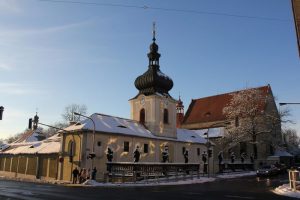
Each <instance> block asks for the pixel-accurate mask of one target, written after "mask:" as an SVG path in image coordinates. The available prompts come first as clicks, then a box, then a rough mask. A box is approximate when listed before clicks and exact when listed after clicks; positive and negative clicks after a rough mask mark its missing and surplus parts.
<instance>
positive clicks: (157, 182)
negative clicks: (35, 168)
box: [71, 171, 256, 187]
mask: <svg viewBox="0 0 300 200" xmlns="http://www.w3.org/2000/svg"><path fill="white" fill-rule="evenodd" d="M253 175H256V173H255V172H254V171H251V172H239V173H230V174H223V175H218V176H216V177H211V178H208V177H203V176H202V177H200V178H198V177H197V176H194V177H193V179H191V177H190V176H186V177H177V179H176V177H169V178H160V179H148V180H143V181H137V182H136V183H133V182H132V183H128V182H127V183H99V182H96V181H94V180H87V181H86V182H84V183H83V184H81V185H79V184H77V186H100V187H136V186H142V187H144V186H163V185H189V184H199V183H206V182H213V181H215V180H216V179H220V178H223V179H224V178H236V177H242V176H253ZM71 185H72V184H71Z"/></svg>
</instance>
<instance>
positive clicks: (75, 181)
mask: <svg viewBox="0 0 300 200" xmlns="http://www.w3.org/2000/svg"><path fill="white" fill-rule="evenodd" d="M72 174H73V184H76V183H77V178H78V174H79V170H78V169H77V167H75V169H74V170H73V171H72Z"/></svg>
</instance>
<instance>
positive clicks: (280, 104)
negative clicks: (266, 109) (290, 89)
mask: <svg viewBox="0 0 300 200" xmlns="http://www.w3.org/2000/svg"><path fill="white" fill-rule="evenodd" d="M290 104H294V105H297V104H298V105H300V103H279V106H284V105H290Z"/></svg>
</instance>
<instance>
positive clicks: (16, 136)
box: [5, 131, 25, 143]
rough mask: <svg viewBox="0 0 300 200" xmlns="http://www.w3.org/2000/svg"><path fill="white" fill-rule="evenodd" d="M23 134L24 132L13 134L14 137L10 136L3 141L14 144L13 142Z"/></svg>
mask: <svg viewBox="0 0 300 200" xmlns="http://www.w3.org/2000/svg"><path fill="white" fill-rule="evenodd" d="M24 133H25V131H24V132H22V133H17V134H15V135H11V136H9V137H8V138H7V139H5V141H6V142H7V143H12V142H15V141H16V140H17V139H19V138H20V137H21V136H22V135H23V134H24Z"/></svg>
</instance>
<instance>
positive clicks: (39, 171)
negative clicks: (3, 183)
mask: <svg viewBox="0 0 300 200" xmlns="http://www.w3.org/2000/svg"><path fill="white" fill-rule="evenodd" d="M44 138H45V137H44V136H43V135H42V133H41V130H40V129H39V128H35V129H33V130H31V129H29V130H28V131H26V132H25V133H24V134H23V135H22V136H21V137H20V138H19V139H18V140H16V141H15V142H13V143H10V144H5V145H2V146H1V148H0V175H1V176H8V177H16V178H24V179H46V180H56V179H57V178H58V163H59V152H60V147H61V137H60V135H59V134H56V135H54V136H52V137H49V138H47V139H44ZM41 139H42V140H41Z"/></svg>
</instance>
